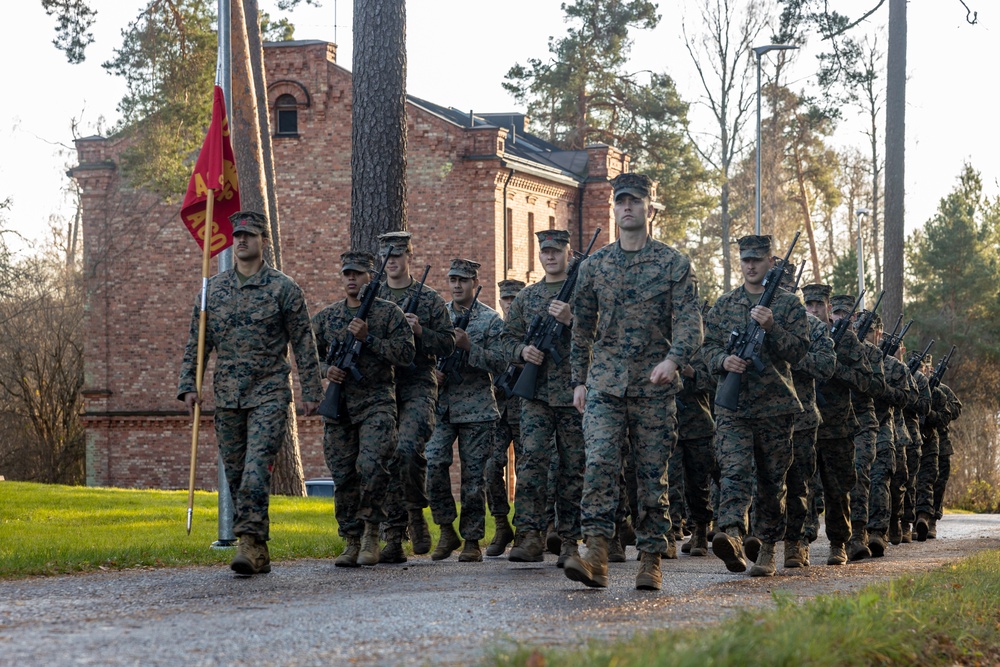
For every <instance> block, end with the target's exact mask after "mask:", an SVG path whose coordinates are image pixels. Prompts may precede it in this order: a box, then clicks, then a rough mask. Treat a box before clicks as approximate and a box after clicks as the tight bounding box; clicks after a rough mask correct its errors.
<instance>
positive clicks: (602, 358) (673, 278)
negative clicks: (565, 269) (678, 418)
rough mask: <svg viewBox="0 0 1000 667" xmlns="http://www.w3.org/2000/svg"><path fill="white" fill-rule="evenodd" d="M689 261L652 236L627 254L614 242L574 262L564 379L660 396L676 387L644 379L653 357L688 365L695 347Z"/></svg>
mask: <svg viewBox="0 0 1000 667" xmlns="http://www.w3.org/2000/svg"><path fill="white" fill-rule="evenodd" d="M696 288H697V279H696V278H695V276H694V272H693V271H692V269H691V262H690V260H689V259H688V258H687V257H686V256H684V255H682V254H681V253H679V252H677V251H676V250H674V249H673V248H671V247H670V246H668V245H666V244H665V243H661V242H659V241H655V240H653V239H647V241H646V244H645V245H644V246H643V247H642V248H641V249H640V250H639V251H638V252H636V253H635V255H633V256H632V257H631V258H628V257H627V256H626V255H625V252H624V251H623V250H622V249H621V244H620V242H618V241H616V242H615V243H612V244H610V245H606V246H604V247H603V248H601V249H600V250H598V251H597V252H595V253H594V254H593V255H591V256H590V257H589V258H588V259H587V260H585V261H584V262H583V264H581V265H580V272H579V275H578V277H577V284H576V292H575V293H574V296H573V304H572V307H573V316H574V318H575V319H574V324H573V345H572V352H571V356H570V359H571V361H572V384H573V386H574V387H576V386H579V385H582V384H586V385H587V387H588V388H589V389H594V390H597V391H601V392H604V393H606V394H610V395H612V396H617V397H623V396H636V397H647V398H653V397H662V396H670V395H673V394H676V393H677V392H678V391H679V389H680V382H679V381H678V379H677V378H675V379H674V381H673V382H671V383H670V384H668V385H654V384H653V383H652V382H650V380H649V376H650V374H651V373H652V372H653V369H654V368H655V367H656V366H657V364H659V363H660V362H661V361H664V360H666V359H672V360H673V361H674V362H675V363H676V364H677V365H678V366H683V365H684V364H686V363H688V362H689V361H690V359H691V356H692V355H693V354H694V353H695V351H696V350H697V349H698V348H699V347H700V346H701V341H702V328H701V315H700V311H699V304H698V299H697V297H696Z"/></svg>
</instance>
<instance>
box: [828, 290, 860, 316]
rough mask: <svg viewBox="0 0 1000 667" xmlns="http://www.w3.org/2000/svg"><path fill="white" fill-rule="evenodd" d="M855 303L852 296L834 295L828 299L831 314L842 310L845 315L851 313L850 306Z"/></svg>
mask: <svg viewBox="0 0 1000 667" xmlns="http://www.w3.org/2000/svg"><path fill="white" fill-rule="evenodd" d="M855 301H857V299H856V298H854V296H853V295H852V294H834V295H833V296H832V297H830V308H831V309H832V310H833V312H837V311H838V310H842V311H844V312H846V313H849V312H851V306H853V305H854V302H855Z"/></svg>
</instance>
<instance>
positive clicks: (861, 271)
mask: <svg viewBox="0 0 1000 667" xmlns="http://www.w3.org/2000/svg"><path fill="white" fill-rule="evenodd" d="M869 213H871V211H870V210H869V209H867V208H859V209H858V210H856V211H855V212H854V214H855V215H856V216H858V294H861V293H862V292H863V291H865V245H864V241H862V240H861V220H862V218H864V217H865V216H866V215H868V214H869ZM858 308H859V309H860V310H864V309H865V298H864V297H861V302H860V303H859V304H858Z"/></svg>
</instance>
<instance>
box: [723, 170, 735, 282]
mask: <svg viewBox="0 0 1000 667" xmlns="http://www.w3.org/2000/svg"><path fill="white" fill-rule="evenodd" d="M723 178H724V180H723V181H722V202H721V203H722V211H721V215H722V220H721V226H722V288H723V291H724V292H728V291H729V290H731V289H733V264H732V260H731V259H730V257H732V254H731V253H730V252H729V243H730V240H729V231H730V226H731V224H732V221H731V220H730V219H729V177H728V176H726V175H724V176H723Z"/></svg>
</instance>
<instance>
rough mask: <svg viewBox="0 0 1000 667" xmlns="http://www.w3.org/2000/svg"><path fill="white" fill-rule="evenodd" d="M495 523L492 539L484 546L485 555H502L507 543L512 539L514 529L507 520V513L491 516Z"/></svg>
mask: <svg viewBox="0 0 1000 667" xmlns="http://www.w3.org/2000/svg"><path fill="white" fill-rule="evenodd" d="M493 519H494V522H495V523H496V532H494V533H493V541H492V542H490V544H489V546H487V547H486V555H487V556H490V557H496V556H503V552H504V551H506V550H507V545H508V544H510V543H511V541H513V539H514V529H513V528H511V527H510V522H509V521H507V515H506V514H503V515H500V516H496V517H493Z"/></svg>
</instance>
